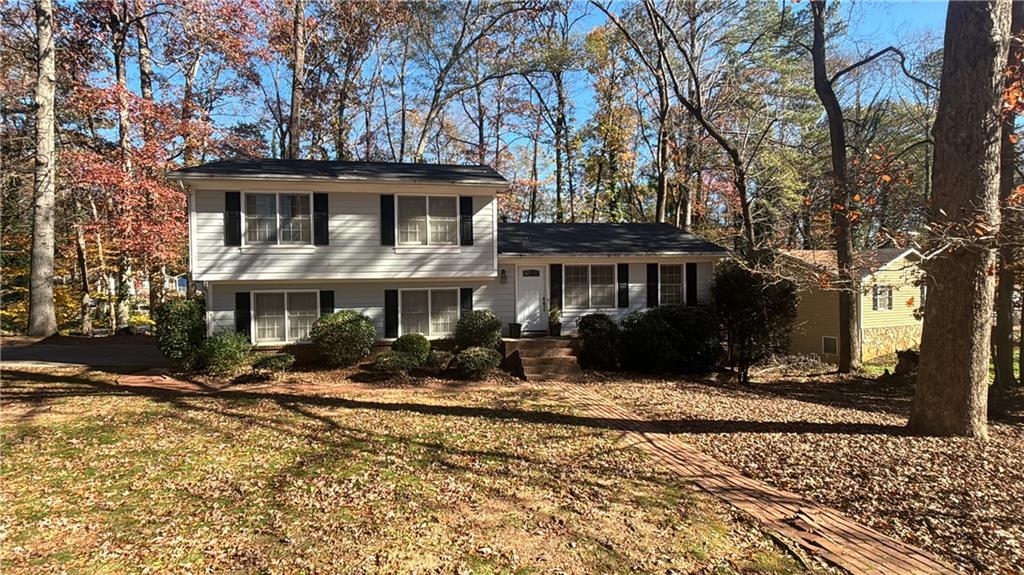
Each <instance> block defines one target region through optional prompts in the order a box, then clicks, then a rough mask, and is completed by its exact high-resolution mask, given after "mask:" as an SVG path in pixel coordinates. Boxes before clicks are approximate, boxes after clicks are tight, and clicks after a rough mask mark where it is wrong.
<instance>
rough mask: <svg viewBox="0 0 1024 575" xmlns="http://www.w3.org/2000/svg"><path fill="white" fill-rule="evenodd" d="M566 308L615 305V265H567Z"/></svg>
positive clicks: (591, 307)
mask: <svg viewBox="0 0 1024 575" xmlns="http://www.w3.org/2000/svg"><path fill="white" fill-rule="evenodd" d="M564 279H565V307H566V309H593V308H609V307H615V266H612V265H592V266H571V265H567V266H565V275H564Z"/></svg>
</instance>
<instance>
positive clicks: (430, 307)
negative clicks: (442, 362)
mask: <svg viewBox="0 0 1024 575" xmlns="http://www.w3.org/2000/svg"><path fill="white" fill-rule="evenodd" d="M407 291H425V292H427V333H425V334H423V336H424V337H426V338H427V339H444V338H446V337H451V336H453V335H455V331H452V332H451V333H446V334H442V335H434V334H432V333H430V332H431V331H432V330H433V326H432V325H431V324H432V322H433V317H431V312H432V311H433V305H434V300H433V293H431V292H435V291H454V292H455V310H456V320H455V321H458V320H460V319H462V300H461V292H460V291H459V288H457V287H429V288H402V289H399V290H398V337H401V336H403V335H405V333H404V332H403V331H402V293H403V292H407Z"/></svg>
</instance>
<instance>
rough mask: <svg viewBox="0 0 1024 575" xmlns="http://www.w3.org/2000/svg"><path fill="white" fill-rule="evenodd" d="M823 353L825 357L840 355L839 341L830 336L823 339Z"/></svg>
mask: <svg viewBox="0 0 1024 575" xmlns="http://www.w3.org/2000/svg"><path fill="white" fill-rule="evenodd" d="M821 353H822V354H824V355H839V339H838V338H835V337H830V336H825V337H823V338H821Z"/></svg>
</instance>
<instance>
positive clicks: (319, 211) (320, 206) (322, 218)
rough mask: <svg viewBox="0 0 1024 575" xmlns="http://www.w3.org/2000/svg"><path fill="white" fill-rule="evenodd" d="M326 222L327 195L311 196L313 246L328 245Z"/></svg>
mask: <svg viewBox="0 0 1024 575" xmlns="http://www.w3.org/2000/svg"><path fill="white" fill-rule="evenodd" d="M327 222H328V216H327V194H313V245H315V246H326V245H327V244H329V243H330V239H329V235H330V234H329V233H328V231H327Z"/></svg>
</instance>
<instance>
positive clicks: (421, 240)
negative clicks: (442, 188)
mask: <svg viewBox="0 0 1024 575" xmlns="http://www.w3.org/2000/svg"><path fill="white" fill-rule="evenodd" d="M457 200H458V199H457V198H455V197H448V196H399V197H398V245H400V246H427V245H430V246H455V245H458V244H459V221H458V204H457Z"/></svg>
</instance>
